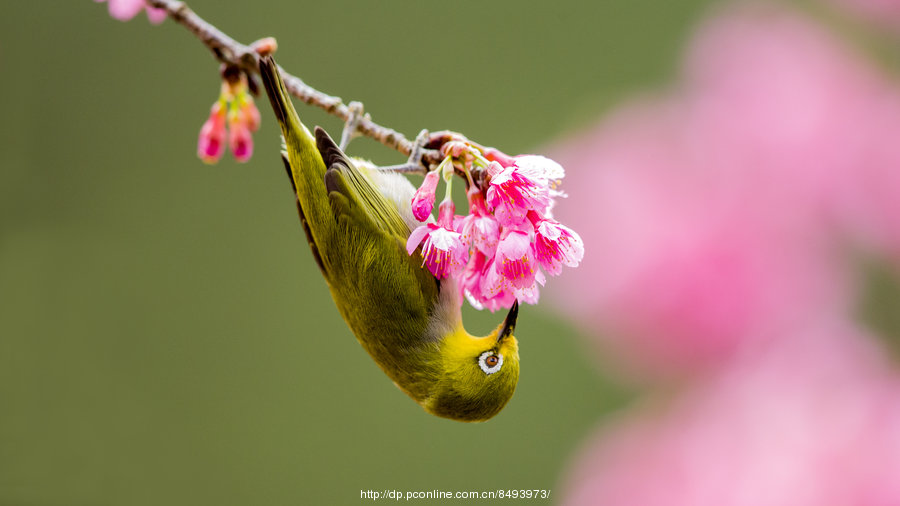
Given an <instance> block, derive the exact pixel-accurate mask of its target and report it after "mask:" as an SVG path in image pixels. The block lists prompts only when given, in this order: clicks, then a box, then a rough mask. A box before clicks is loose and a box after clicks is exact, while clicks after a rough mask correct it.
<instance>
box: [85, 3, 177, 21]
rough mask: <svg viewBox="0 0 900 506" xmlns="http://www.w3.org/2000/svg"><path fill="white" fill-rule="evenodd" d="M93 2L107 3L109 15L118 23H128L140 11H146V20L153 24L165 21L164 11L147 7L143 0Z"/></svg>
mask: <svg viewBox="0 0 900 506" xmlns="http://www.w3.org/2000/svg"><path fill="white" fill-rule="evenodd" d="M94 1H95V2H108V4H109V15H110V16H112V17H113V18H115V19H118V20H119V21H128V20H130V19H131V18H133V17H135V16H137V15H138V13H140V12H141V11H142V10H145V9H146V11H147V18H148V19H150V22H151V23H153V24H159V23H162V22H163V20H164V19H166V11H165V9H157V8H155V7H149V6H147V3H146V2H145V1H144V0H94Z"/></svg>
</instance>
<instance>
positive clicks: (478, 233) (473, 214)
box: [458, 186, 500, 257]
mask: <svg viewBox="0 0 900 506" xmlns="http://www.w3.org/2000/svg"><path fill="white" fill-rule="evenodd" d="M468 198H469V215H468V216H466V217H465V218H463V219H462V221H461V222H460V225H459V228H458V230H459V231H460V232H461V233H462V236H463V241H465V242H466V244H471V245H473V246H474V247H475V248H476V249H477V250H479V251H481V252H482V253H484V254H485V255H488V256H490V257H493V256H494V252H495V251H496V249H497V243H498V242H499V241H500V223H499V222H498V221H497V219H496V218H494V217H493V216H492V215H491V214H490V213H489V212H488V210H487V207H486V206H485V202H484V196H483V195H482V193H481V191H480V190H479V189H478V188H476V187H474V186H473V187H472V188H471V189H470V190H469V192H468Z"/></svg>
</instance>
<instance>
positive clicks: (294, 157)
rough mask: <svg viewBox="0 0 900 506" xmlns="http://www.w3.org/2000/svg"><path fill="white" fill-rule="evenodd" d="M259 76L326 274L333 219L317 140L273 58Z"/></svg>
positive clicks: (261, 66) (263, 62) (265, 61)
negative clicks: (326, 250) (324, 252)
mask: <svg viewBox="0 0 900 506" xmlns="http://www.w3.org/2000/svg"><path fill="white" fill-rule="evenodd" d="M259 74H260V76H261V77H262V82H263V86H264V87H265V89H266V94H267V95H268V96H269V101H270V102H271V103H272V110H273V111H274V112H275V119H277V120H278V124H279V125H280V126H281V134H282V137H283V139H284V151H283V152H282V158H283V159H284V166H285V168H286V169H287V171H288V176H290V178H291V185H292V186H293V188H294V193H296V195H297V206H298V209H299V211H300V221H301V223H302V224H303V229H304V231H305V232H306V236H307V239H308V240H309V243H310V247H312V250H313V255H314V256H315V259H316V262H317V263H318V264H319V267H320V268H321V269H322V272H323V273H325V274H326V278H327V273H326V270H327V269H326V267H327V266H326V265H323V258H321V256H320V254H319V253H320V251H322V250H321V248H320V246H322V245H323V241H327V240H328V239H327V237H326V236H325V234H327V231H328V230H332V229H333V228H334V223H333V222H334V215H333V213H332V212H331V209H330V207H329V203H328V193H327V191H326V189H325V163H324V162H323V161H322V156H321V155H320V154H319V150H318V148H317V147H316V139H315V138H314V137H313V136H312V134H311V133H310V132H309V130H308V129H307V128H306V126H305V125H303V123H302V122H301V121H300V117H299V116H298V115H297V110H296V109H294V104H293V103H292V102H291V98H290V95H289V94H288V91H287V88H285V85H284V81H283V80H282V78H281V74H280V73H279V71H278V65H277V64H276V63H275V60H274V59H273V58H272V57H271V56H265V57H263V58H262V59H261V60H260V62H259Z"/></svg>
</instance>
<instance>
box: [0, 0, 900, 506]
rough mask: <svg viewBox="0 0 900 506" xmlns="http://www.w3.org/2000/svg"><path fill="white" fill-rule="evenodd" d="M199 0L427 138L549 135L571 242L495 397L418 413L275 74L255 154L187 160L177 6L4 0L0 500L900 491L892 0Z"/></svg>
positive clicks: (189, 99)
mask: <svg viewBox="0 0 900 506" xmlns="http://www.w3.org/2000/svg"><path fill="white" fill-rule="evenodd" d="M189 5H190V6H191V7H192V8H193V9H194V10H195V11H196V12H197V13H198V14H200V15H201V16H203V17H205V18H206V19H207V20H209V21H210V22H212V23H213V24H214V25H216V26H218V27H219V28H221V29H222V30H223V31H225V32H226V33H228V34H229V35H231V36H233V37H235V38H236V39H237V40H240V41H242V42H250V41H252V40H255V39H258V38H261V37H264V36H274V37H276V38H277V39H278V43H279V50H278V53H277V57H278V61H279V63H280V64H281V65H283V66H284V67H285V68H287V69H289V70H290V71H292V72H293V73H295V74H297V75H299V76H301V77H302V78H303V79H304V80H305V81H306V82H307V83H309V84H310V85H312V86H314V87H316V88H318V89H320V90H322V91H324V92H327V93H329V94H333V95H337V96H340V97H342V98H343V99H344V100H345V101H349V100H360V101H363V102H364V103H365V105H366V110H367V112H369V113H370V114H372V116H373V118H374V119H375V120H376V121H377V122H379V123H381V124H384V125H388V126H390V127H392V128H395V129H397V130H399V131H401V132H403V133H405V134H406V135H407V136H409V137H413V136H414V135H415V134H416V133H417V132H418V131H419V130H420V129H422V128H427V129H429V130H439V129H452V130H456V131H459V132H462V133H464V134H465V135H467V136H468V137H469V138H471V139H474V140H476V141H479V142H481V143H483V144H487V145H493V146H496V147H498V148H500V149H502V150H504V151H506V152H507V153H526V152H540V153H544V154H548V155H550V156H553V157H554V158H556V159H558V160H559V161H560V162H561V163H563V165H564V166H565V167H566V168H567V171H568V176H567V181H566V182H565V183H564V185H563V189H565V190H566V191H567V192H568V193H569V195H570V196H569V198H568V199H567V200H564V201H562V202H561V203H560V204H559V206H558V209H557V210H558V216H559V217H560V219H561V221H563V222H564V223H566V224H569V225H571V226H572V227H573V228H574V229H575V230H577V231H578V232H579V233H580V234H581V235H582V237H583V238H584V242H585V245H586V251H587V254H586V256H585V260H584V262H583V265H582V266H581V267H579V268H578V269H577V270H571V269H570V270H569V272H565V273H564V274H563V275H562V276H561V277H560V278H553V279H550V280H549V282H548V287H547V290H546V291H545V293H544V294H543V301H542V303H541V304H540V305H538V306H529V307H526V308H524V309H523V310H522V311H521V312H520V320H519V321H520V323H519V325H518V327H517V337H518V338H519V340H520V345H521V356H522V377H521V380H520V382H519V388H518V391H517V393H516V395H515V397H514V398H513V400H512V401H511V403H510V404H509V405H508V406H507V407H506V408H505V410H504V411H503V412H502V413H501V414H500V415H498V416H497V417H496V418H495V419H493V420H491V421H489V422H487V423H483V424H474V425H466V424H460V423H456V422H451V421H447V420H443V419H438V418H435V417H432V416H429V415H427V414H425V413H424V412H423V411H422V410H421V409H420V408H419V407H418V406H417V405H416V404H415V403H413V402H410V401H409V400H408V399H407V398H406V396H405V395H403V394H401V393H400V392H399V391H397V389H396V388H395V387H393V386H392V385H391V383H390V381H389V380H388V379H387V378H386V377H385V376H384V375H383V374H382V373H381V371H380V370H378V368H377V366H376V365H375V364H374V363H373V362H372V361H371V359H370V358H369V357H368V356H366V354H365V353H364V352H363V350H362V349H361V348H360V347H359V345H358V344H357V343H356V341H355V339H354V338H353V336H352V335H351V334H350V332H349V331H348V329H347V328H346V325H345V324H344V322H343V321H342V320H341V318H340V316H339V314H338V312H337V311H336V309H335V308H334V305H333V303H332V301H331V299H330V297H328V296H327V295H326V294H327V288H326V286H325V283H324V281H323V280H322V279H321V276H320V275H319V273H318V271H317V269H316V267H315V265H314V262H313V261H312V258H311V255H310V253H309V250H308V247H307V245H306V241H305V238H304V236H303V234H302V232H301V229H300V226H299V223H298V219H297V215H296V209H295V206H294V201H293V198H292V197H291V194H290V189H289V185H288V183H287V181H286V180H285V176H284V173H283V169H282V167H281V163H280V161H279V159H278V158H279V156H278V146H279V138H278V131H277V128H276V126H275V124H274V120H273V118H272V115H271V113H270V111H269V109H268V104H267V102H266V101H265V99H262V100H260V101H259V105H260V110H261V111H262V127H261V129H260V131H259V132H257V133H256V134H255V136H254V139H255V145H256V154H255V155H254V156H253V158H252V159H251V160H250V161H249V162H248V163H245V164H239V163H236V162H234V160H233V159H232V158H231V157H230V155H226V156H225V157H224V158H223V160H222V161H221V162H220V163H219V164H218V165H214V166H208V165H204V164H203V163H201V162H200V161H199V160H198V159H197V156H196V140H197V134H198V131H199V128H200V125H201V124H202V123H203V121H204V120H205V119H206V117H207V115H208V112H209V107H210V105H211V104H212V103H213V101H214V100H215V99H216V97H217V96H218V92H219V76H218V64H217V63H216V62H215V61H214V60H213V58H212V57H211V56H210V54H209V53H208V51H207V50H206V48H205V47H203V46H202V45H201V44H200V43H199V42H198V41H197V40H195V39H194V38H193V37H192V36H191V35H190V34H188V33H187V31H186V30H185V29H183V28H182V27H180V26H177V25H175V24H174V23H172V22H171V21H165V22H164V23H162V24H161V25H159V26H156V25H152V24H150V23H149V22H148V21H147V18H146V16H144V15H143V14H141V15H139V16H138V17H137V18H135V19H133V20H131V21H129V22H126V23H122V22H119V21H116V20H114V19H112V18H110V17H109V15H108V13H107V5H106V4H101V3H95V2H90V1H86V0H85V1H80V2H52V3H48V2H37V3H23V2H18V3H15V4H13V5H11V6H9V7H8V9H7V12H6V15H5V16H2V17H0V65H2V68H3V69H5V70H6V72H5V73H4V75H5V78H4V80H3V82H2V84H0V91H2V96H3V97H4V100H3V104H4V115H3V117H4V119H5V121H4V122H2V125H0V133H2V135H0V139H2V141H0V142H2V146H0V150H2V163H0V504H2V505H6V504H9V505H74V504H109V505H150V504H154V505H155V504H172V505H176V504H191V505H201V504H217V505H229V504H234V505H238V504H357V503H359V502H362V501H363V500H362V499H360V495H359V494H360V491H361V490H368V489H371V490H377V491H381V490H384V489H395V490H401V491H430V490H435V489H438V490H451V491H456V490H476V491H482V490H497V489H550V490H552V494H551V498H550V500H549V501H540V500H533V502H534V503H562V504H604V505H607V504H609V505H613V504H622V505H636V504H639V505H653V504H659V505H664V504H672V505H694V504H697V505H706V504H709V505H781V504H784V505H805V504H810V505H813V504H815V505H822V504H835V505H837V504H854V505H857V504H872V505H888V504H900V476H898V471H896V470H897V469H900V403H898V401H900V397H898V392H900V383H898V379H900V377H898V376H897V371H896V362H897V358H896V348H897V347H896V344H897V339H898V338H900V311H898V307H900V289H898V279H900V276H898V268H900V143H898V142H897V135H898V132H900V89H898V87H897V78H896V73H897V71H898V70H900V65H898V63H900V60H898V56H900V47H898V40H900V39H898V29H900V6H898V4H897V3H896V2H891V1H890V0H882V1H879V0H834V1H831V2H826V1H824V0H823V1H821V2H820V1H809V2H799V3H798V2H790V3H788V2H782V3H762V2H742V3H734V2H712V1H702V0H690V1H687V0H686V1H681V2H643V1H624V0H622V1H619V0H615V1H614V0H608V1H602V2H554V3H552V4H547V3H544V4H536V5H533V6H528V7H525V6H523V5H522V4H521V2H512V1H509V2H506V1H504V2H490V3H485V2H471V3H468V2H462V3H457V4H453V5H449V4H439V3H422V2H390V3H376V2H319V3H311V4H309V5H306V4H305V3H304V2H282V1H276V0H259V1H257V2H254V3H253V5H252V6H251V5H250V4H249V3H246V4H244V3H241V2H229V3H228V4H227V5H226V4H223V3H222V2H217V1H212V0H194V1H191V2H189ZM298 109H299V112H300V114H301V117H303V118H304V120H305V121H306V122H307V124H310V125H312V124H320V125H323V126H325V127H326V128H327V129H329V130H330V131H331V132H332V133H333V134H335V135H336V134H338V133H339V131H340V127H341V125H340V123H339V122H338V121H337V120H335V119H333V118H330V117H328V116H326V115H325V114H324V113H321V112H320V111H319V110H317V109H312V108H310V107H306V106H303V105H298ZM351 152H352V153H353V154H356V155H359V156H366V157H370V158H372V159H373V161H375V162H377V163H381V164H393V163H400V162H402V161H403V157H402V156H400V155H399V154H397V153H395V152H393V151H390V150H388V149H386V148H384V147H382V146H380V145H377V144H376V143H374V142H373V141H370V140H366V139H359V140H356V141H354V143H353V144H351ZM465 318H466V322H467V326H468V327H469V330H470V331H472V332H473V333H483V332H487V331H488V330H489V329H490V328H492V327H493V326H495V325H496V323H497V321H499V319H500V318H502V315H499V314H496V315H492V314H490V313H487V312H484V313H478V312H475V311H471V310H467V313H466V315H465ZM848 462H855V463H856V464H855V465H854V466H853V470H852V471H850V470H848V469H849V467H848ZM366 501H368V500H366ZM420 502H421V503H427V502H428V501H420ZM440 502H444V503H446V502H453V501H440ZM529 502H531V501H529Z"/></svg>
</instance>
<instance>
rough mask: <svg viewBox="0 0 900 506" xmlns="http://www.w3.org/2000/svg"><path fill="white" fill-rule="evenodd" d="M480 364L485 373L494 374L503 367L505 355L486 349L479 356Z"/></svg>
mask: <svg viewBox="0 0 900 506" xmlns="http://www.w3.org/2000/svg"><path fill="white" fill-rule="evenodd" d="M478 366H479V367H481V370H482V371H484V373H485V374H494V373H495V372H497V371H499V370H500V368H501V367H503V355H501V354H499V353H495V352H493V351H486V352H484V353H482V354H481V356H480V357H478Z"/></svg>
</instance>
